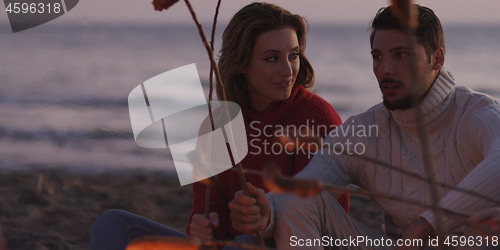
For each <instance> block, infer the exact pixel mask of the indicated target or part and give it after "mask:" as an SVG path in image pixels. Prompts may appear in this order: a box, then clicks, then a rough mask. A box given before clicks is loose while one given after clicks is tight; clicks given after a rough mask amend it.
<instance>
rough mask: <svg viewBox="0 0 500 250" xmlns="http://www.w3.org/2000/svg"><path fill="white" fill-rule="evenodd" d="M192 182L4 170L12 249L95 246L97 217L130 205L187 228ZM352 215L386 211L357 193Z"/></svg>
mask: <svg viewBox="0 0 500 250" xmlns="http://www.w3.org/2000/svg"><path fill="white" fill-rule="evenodd" d="M191 203H192V192H191V186H190V185H188V186H184V187H181V186H180V185H179V182H178V180H177V177H176V176H172V175H170V176H168V175H166V174H163V173H159V172H152V171H149V172H145V171H133V170H130V171H126V172H109V173H99V174H95V173H94V174H82V173H78V174H77V173H71V172H68V171H66V170H59V169H56V170H54V169H51V170H47V169H38V170H32V171H29V172H27V171H22V172H16V171H5V170H4V171H2V173H0V225H1V227H2V229H3V234H4V240H5V243H6V245H7V249H9V250H16V249H30V250H32V249H36V250H45V249H64V250H66V249H69V250H80V249H90V228H91V225H92V223H93V221H94V220H95V219H96V218H97V217H98V216H99V215H100V214H101V213H103V212H105V211H107V210H109V209H124V210H127V211H130V212H133V213H136V214H140V215H142V216H145V217H148V218H151V219H153V220H156V221H158V222H160V223H163V224H165V225H169V226H170V227H173V228H175V229H177V230H180V231H184V229H185V227H186V224H187V218H188V216H189V214H190V212H191ZM351 215H352V216H353V217H355V218H357V219H359V220H361V221H363V222H364V223H365V224H367V225H368V226H370V227H372V228H374V229H376V230H379V229H380V224H381V213H380V210H378V208H377V207H375V206H374V205H373V203H372V202H371V201H370V200H368V199H365V198H359V197H351Z"/></svg>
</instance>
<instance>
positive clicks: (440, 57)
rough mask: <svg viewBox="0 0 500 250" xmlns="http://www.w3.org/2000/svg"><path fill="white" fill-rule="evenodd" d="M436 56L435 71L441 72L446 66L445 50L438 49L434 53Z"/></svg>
mask: <svg viewBox="0 0 500 250" xmlns="http://www.w3.org/2000/svg"><path fill="white" fill-rule="evenodd" d="M433 56H434V65H433V66H432V69H433V70H440V69H441V68H442V67H443V65H444V49H443V48H441V47H440V48H438V49H436V50H435V51H434V53H433Z"/></svg>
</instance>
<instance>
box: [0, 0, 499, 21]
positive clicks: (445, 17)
mask: <svg viewBox="0 0 500 250" xmlns="http://www.w3.org/2000/svg"><path fill="white" fill-rule="evenodd" d="M151 1H152V0H143V1H142V0H81V1H80V2H79V3H78V5H77V6H76V7H75V8H74V9H73V10H71V11H70V12H69V13H67V14H66V15H64V16H63V17H61V18H58V19H57V20H54V21H53V22H54V24H64V23H75V22H76V23H83V24H85V23H94V22H108V23H109V22H111V23H116V24H123V23H125V24H130V23H132V24H137V25H140V24H164V23H168V22H175V23H179V22H180V23H183V22H186V23H187V22H189V23H190V22H191V19H190V16H189V13H188V12H187V8H186V5H185V4H184V3H183V1H179V2H178V3H177V4H175V5H174V6H173V7H172V8H171V9H169V10H167V11H166V12H165V11H163V12H158V11H154V10H153V7H152V5H151ZM250 2H252V1H248V0H223V1H222V7H221V14H220V22H222V23H224V22H227V21H228V20H229V18H230V17H231V16H232V15H233V14H234V13H235V12H236V11H237V10H239V9H240V8H241V7H243V6H244V5H246V4H247V3H250ZM268 2H271V3H275V4H277V5H279V6H282V7H284V8H286V9H288V10H290V11H291V12H293V13H297V14H300V15H303V16H305V17H306V18H307V19H308V20H309V22H310V24H311V25H314V24H366V25H368V23H369V21H370V20H371V19H372V18H373V16H374V15H375V13H376V11H377V10H378V9H379V8H380V7H382V6H386V5H388V4H389V1H388V0H269V1H268ZM191 3H192V5H193V6H194V8H195V10H196V11H197V13H198V15H199V18H200V20H202V22H204V23H208V22H211V20H212V18H213V13H214V9H215V5H216V3H217V0H191ZM416 3H419V4H421V5H424V6H428V7H430V8H431V9H433V10H434V11H435V12H436V14H437V15H438V16H439V17H440V19H441V21H442V23H443V25H447V24H458V25H464V24H500V15H498V11H499V10H500V1H499V0H419V1H416ZM6 21H7V14H6V12H5V10H3V11H1V12H0V22H2V23H3V22H6Z"/></svg>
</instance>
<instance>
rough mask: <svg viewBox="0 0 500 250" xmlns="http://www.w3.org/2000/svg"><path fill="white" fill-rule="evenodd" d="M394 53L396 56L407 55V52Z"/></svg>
mask: <svg viewBox="0 0 500 250" xmlns="http://www.w3.org/2000/svg"><path fill="white" fill-rule="evenodd" d="M396 55H397V56H398V57H407V56H408V53H407V52H398V53H396Z"/></svg>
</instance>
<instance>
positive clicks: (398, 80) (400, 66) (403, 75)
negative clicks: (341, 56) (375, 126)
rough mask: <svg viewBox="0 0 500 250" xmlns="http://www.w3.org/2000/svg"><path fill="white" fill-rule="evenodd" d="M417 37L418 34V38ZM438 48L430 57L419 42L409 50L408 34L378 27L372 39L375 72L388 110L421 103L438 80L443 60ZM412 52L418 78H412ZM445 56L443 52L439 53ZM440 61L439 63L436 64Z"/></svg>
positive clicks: (410, 106)
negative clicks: (437, 55) (439, 56)
mask: <svg viewBox="0 0 500 250" xmlns="http://www.w3.org/2000/svg"><path fill="white" fill-rule="evenodd" d="M415 40H416V37H415ZM441 52H443V51H442V50H441V49H438V50H436V51H435V52H434V53H433V55H432V56H431V58H430V60H429V58H428V57H427V55H426V53H425V48H424V46H423V45H421V44H419V43H416V44H415V48H414V51H413V52H411V51H410V46H409V43H408V38H407V36H406V33H405V32H403V31H401V30H377V31H376V32H375V36H374V39H373V45H372V51H371V54H372V57H373V73H375V77H377V81H378V83H379V87H380V90H381V91H382V95H383V99H384V105H385V106H386V107H387V109H389V110H397V109H409V108H412V107H414V106H416V105H417V104H419V103H420V102H421V100H422V99H423V98H424V97H425V95H426V94H427V91H428V90H429V88H430V87H431V85H432V83H433V82H434V80H435V79H436V76H437V74H438V73H439V69H441V66H442V62H444V55H443V57H442V60H440V59H436V53H437V54H439V53H441ZM410 53H413V54H414V57H413V60H415V69H416V72H415V73H416V74H415V77H416V79H415V80H414V81H412V79H411V66H410ZM439 55H442V54H439ZM436 60H437V61H440V63H436Z"/></svg>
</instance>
